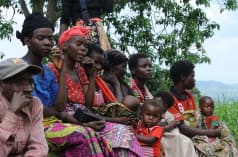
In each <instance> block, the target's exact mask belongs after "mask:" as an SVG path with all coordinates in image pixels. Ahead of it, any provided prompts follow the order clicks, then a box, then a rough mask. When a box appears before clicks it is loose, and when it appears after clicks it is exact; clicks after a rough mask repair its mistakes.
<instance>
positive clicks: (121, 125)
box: [87, 44, 143, 156]
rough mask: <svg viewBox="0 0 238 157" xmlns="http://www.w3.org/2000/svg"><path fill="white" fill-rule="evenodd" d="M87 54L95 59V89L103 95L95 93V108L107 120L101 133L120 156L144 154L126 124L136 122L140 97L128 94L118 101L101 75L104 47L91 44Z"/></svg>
mask: <svg viewBox="0 0 238 157" xmlns="http://www.w3.org/2000/svg"><path fill="white" fill-rule="evenodd" d="M87 55H88V57H90V58H91V59H92V60H93V61H94V64H95V69H96V71H97V76H96V83H95V85H96V86H95V89H96V91H97V92H98V93H100V95H101V96H97V95H96V94H95V98H94V100H95V101H94V109H96V112H97V113H100V114H101V115H103V116H104V118H105V120H106V125H105V129H104V130H103V131H101V132H100V135H101V136H103V137H105V139H107V141H109V143H110V145H111V146H112V148H113V149H114V150H115V151H116V152H117V153H118V154H119V156H143V153H142V152H141V148H140V145H139V143H138V141H137V140H136V137H135V136H134V135H133V134H132V133H131V132H130V129H128V126H126V125H132V124H133V123H134V122H135V119H134V116H133V115H134V114H133V113H136V111H137V110H138V106H139V101H138V99H137V98H136V97H134V96H130V95H127V96H125V97H123V99H122V103H118V101H117V98H116V97H115V96H114V94H113V93H112V91H111V90H110V88H109V87H108V86H107V83H106V82H105V81H104V80H102V79H101V76H100V74H101V71H102V65H103V63H104V57H103V51H102V49H101V48H100V47H98V46H96V45H93V44H89V45H88V54H87ZM99 91H100V92H99ZM98 97H100V100H101V101H96V100H97V98H98ZM124 104H125V105H124ZM132 111H134V112H132ZM119 139H120V140H119Z"/></svg>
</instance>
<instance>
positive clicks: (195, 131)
mask: <svg viewBox="0 0 238 157" xmlns="http://www.w3.org/2000/svg"><path fill="white" fill-rule="evenodd" d="M178 127H179V130H180V132H181V133H183V134H184V135H186V136H189V137H193V136H195V135H205V136H209V137H219V136H221V129H199V128H192V127H190V126H187V125H186V124H185V123H184V122H183V121H181V122H180V124H179V125H178Z"/></svg>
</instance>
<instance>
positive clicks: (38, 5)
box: [32, 0, 44, 13]
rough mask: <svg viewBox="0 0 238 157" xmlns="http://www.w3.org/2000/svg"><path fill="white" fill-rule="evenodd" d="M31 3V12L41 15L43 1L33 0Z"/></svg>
mask: <svg viewBox="0 0 238 157" xmlns="http://www.w3.org/2000/svg"><path fill="white" fill-rule="evenodd" d="M32 3H33V4H32V12H40V13H43V7H44V0H34V2H32Z"/></svg>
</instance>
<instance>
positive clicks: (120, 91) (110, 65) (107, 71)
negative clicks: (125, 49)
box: [102, 49, 133, 102]
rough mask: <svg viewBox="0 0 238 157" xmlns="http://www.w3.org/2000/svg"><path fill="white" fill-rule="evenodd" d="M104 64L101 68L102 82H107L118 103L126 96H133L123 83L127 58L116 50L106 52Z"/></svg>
mask: <svg viewBox="0 0 238 157" xmlns="http://www.w3.org/2000/svg"><path fill="white" fill-rule="evenodd" d="M104 57H105V63H104V66H103V70H104V72H103V76H102V78H103V80H104V81H105V82H107V84H108V86H109V88H110V89H111V90H112V92H113V94H114V95H115V96H116V98H117V100H118V101H119V102H122V99H123V98H124V97H125V96H127V95H133V93H132V91H131V89H130V87H129V86H128V84H127V83H126V82H125V80H124V77H125V74H126V67H127V61H128V59H127V57H126V56H125V55H124V54H123V53H122V52H120V51H118V50H113V49H112V50H107V51H106V52H105V55H104Z"/></svg>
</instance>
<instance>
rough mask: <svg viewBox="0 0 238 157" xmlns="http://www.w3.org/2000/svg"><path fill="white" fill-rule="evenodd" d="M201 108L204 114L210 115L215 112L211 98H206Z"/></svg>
mask: <svg viewBox="0 0 238 157" xmlns="http://www.w3.org/2000/svg"><path fill="white" fill-rule="evenodd" d="M200 110H201V112H202V114H203V115H205V116H210V115H212V114H213V111H214V103H213V100H211V99H204V100H203V102H202V104H201V106H200Z"/></svg>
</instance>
